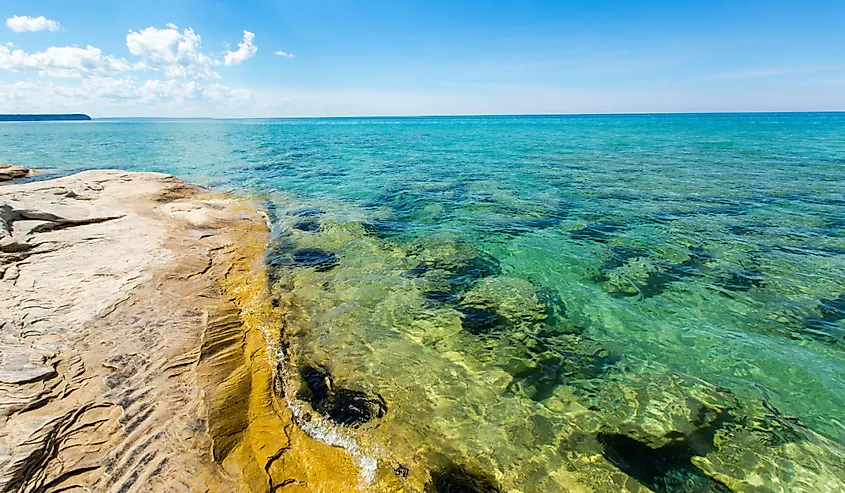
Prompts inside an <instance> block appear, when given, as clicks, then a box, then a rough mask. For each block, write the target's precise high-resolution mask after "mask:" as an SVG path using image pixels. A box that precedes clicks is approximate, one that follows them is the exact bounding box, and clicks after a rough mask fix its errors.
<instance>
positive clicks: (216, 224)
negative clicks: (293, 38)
mask: <svg viewBox="0 0 845 493" xmlns="http://www.w3.org/2000/svg"><path fill="white" fill-rule="evenodd" d="M268 235H269V232H268V229H267V226H266V222H265V218H264V217H263V216H262V214H261V213H260V212H258V211H257V210H256V208H254V207H253V206H252V204H250V203H249V202H244V201H238V200H233V199H231V198H227V197H220V196H215V195H214V194H212V193H211V192H209V191H208V190H205V189H202V188H199V187H195V186H191V185H188V184H185V183H183V182H181V181H179V180H178V179H176V178H174V177H172V176H168V175H163V174H157V173H127V172H122V171H87V172H83V173H79V174H76V175H73V176H68V177H64V178H58V179H53V180H49V181H41V182H30V183H23V184H8V185H4V186H2V187H0V349H2V351H0V492H11V491H21V492H24V491H26V492H29V491H39V492H40V491H44V492H47V491H74V490H77V489H78V490H85V491H120V492H132V491H221V492H223V491H225V492H234V491H244V492H246V491H253V492H260V491H268V492H269V491H325V492H329V491H331V492H343V491H353V490H354V489H355V487H356V485H357V480H358V468H357V466H356V465H355V464H354V462H353V461H352V459H351V458H350V457H348V456H347V454H346V453H345V452H344V451H343V450H342V449H339V448H336V447H330V446H328V445H326V444H324V443H322V442H319V441H317V440H315V439H312V438H310V437H309V436H308V435H306V434H305V433H304V432H303V431H302V430H300V429H299V427H298V426H296V424H295V423H294V421H293V418H292V414H291V412H290V410H289V409H288V408H287V406H286V404H285V402H284V400H283V398H282V392H280V391H279V389H274V382H277V381H278V380H279V379H278V378H276V374H277V372H278V369H277V368H276V364H275V363H274V360H275V358H271V357H268V349H267V348H268V343H269V344H270V345H271V346H272V344H273V343H274V341H273V340H272V339H273V338H275V337H278V335H279V334H280V333H281V329H282V327H281V324H282V320H283V316H282V314H281V313H279V308H277V307H273V306H272V304H271V302H270V300H269V296H268V292H269V290H268V286H267V275H266V271H265V267H264V250H265V245H266V242H267V239H268Z"/></svg>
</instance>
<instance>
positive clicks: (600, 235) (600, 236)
mask: <svg viewBox="0 0 845 493" xmlns="http://www.w3.org/2000/svg"><path fill="white" fill-rule="evenodd" d="M623 229H625V226H624V225H623V224H618V223H592V224H588V225H587V226H584V227H583V228H581V229H576V230H573V231H570V232H569V235H570V236H571V237H572V239H573V240H585V241H595V242H599V243H604V242H606V241H607V240H609V239H610V235H611V234H613V233H616V232H617V231H620V230H623Z"/></svg>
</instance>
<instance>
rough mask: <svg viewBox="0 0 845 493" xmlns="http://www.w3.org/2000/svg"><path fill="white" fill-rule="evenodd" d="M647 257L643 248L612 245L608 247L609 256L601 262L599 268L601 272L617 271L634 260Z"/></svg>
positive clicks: (647, 253)
mask: <svg viewBox="0 0 845 493" xmlns="http://www.w3.org/2000/svg"><path fill="white" fill-rule="evenodd" d="M648 255H649V252H648V250H646V249H645V248H640V247H632V246H625V245H614V246H612V247H610V255H609V256H608V257H607V258H606V259H605V260H604V262H602V267H601V268H602V270H603V271H608V270H613V269H618V268H619V267H622V266H623V265H626V264H628V263H629V262H630V261H631V260H633V259H635V258H641V257H648Z"/></svg>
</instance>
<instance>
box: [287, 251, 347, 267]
mask: <svg viewBox="0 0 845 493" xmlns="http://www.w3.org/2000/svg"><path fill="white" fill-rule="evenodd" d="M290 255H291V260H292V262H293V265H295V266H297V267H311V268H313V269H314V270H316V271H317V272H326V271H330V270H332V269H334V268H335V267H337V266H338V265H340V261H339V260H338V258H337V255H335V254H334V253H332V252H327V251H325V250H320V249H319V248H299V249H297V250H294V251H293V252H291V254H290Z"/></svg>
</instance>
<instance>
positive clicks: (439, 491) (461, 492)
mask: <svg viewBox="0 0 845 493" xmlns="http://www.w3.org/2000/svg"><path fill="white" fill-rule="evenodd" d="M501 491H502V490H501V488H500V487H499V484H498V483H497V482H496V479H495V478H493V477H492V476H491V475H489V474H485V473H482V472H477V471H471V470H469V469H467V468H466V467H463V466H459V465H457V464H449V465H447V466H445V467H441V468H437V469H434V470H433V471H431V480H430V481H429V482H428V484H426V485H425V493H501Z"/></svg>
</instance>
